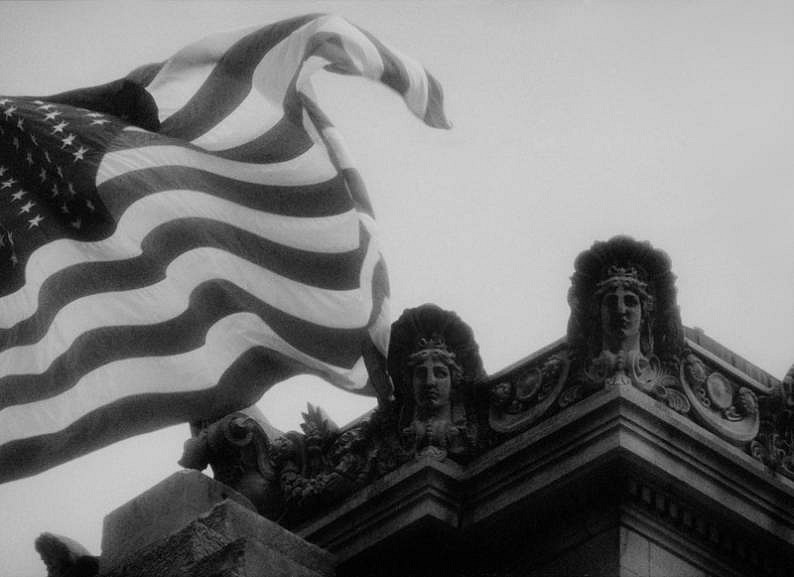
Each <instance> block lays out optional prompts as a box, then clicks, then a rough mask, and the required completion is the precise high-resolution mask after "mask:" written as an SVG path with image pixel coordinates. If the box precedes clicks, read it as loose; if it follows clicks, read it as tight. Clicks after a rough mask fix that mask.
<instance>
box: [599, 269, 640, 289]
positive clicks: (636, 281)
mask: <svg viewBox="0 0 794 577" xmlns="http://www.w3.org/2000/svg"><path fill="white" fill-rule="evenodd" d="M644 276H645V275H644V274H643V273H642V271H641V269H639V268H638V267H637V266H635V265H631V264H629V265H627V266H620V265H616V264H613V265H610V266H608V267H607V268H606V270H605V271H604V273H603V274H602V275H601V278H602V280H601V281H600V282H599V283H598V284H597V285H596V287H597V288H602V287H604V286H606V285H614V284H623V283H625V284H632V285H637V286H640V287H642V288H643V289H647V287H648V283H646V282H645V281H644V280H643V277H644Z"/></svg>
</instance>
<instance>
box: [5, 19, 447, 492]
mask: <svg viewBox="0 0 794 577" xmlns="http://www.w3.org/2000/svg"><path fill="white" fill-rule="evenodd" d="M321 69H325V70H330V71H333V72H339V73H344V74H355V75H361V76H365V77H368V78H371V79H374V80H378V81H381V82H383V83H385V84H386V85H388V86H390V87H392V88H393V89H395V90H397V91H398V92H399V93H400V94H402V96H403V97H404V99H405V100H406V103H407V104H408V106H409V108H410V109H411V110H412V111H413V112H414V113H415V114H417V115H418V116H419V117H420V118H422V119H423V120H424V121H425V122H426V123H427V124H429V125H431V126H437V127H446V126H447V122H446V120H445V118H444V114H443V110H442V107H441V92H440V88H439V85H438V83H437V82H436V81H435V80H434V79H433V78H432V77H431V76H430V75H429V74H428V73H427V72H426V71H425V70H424V69H423V68H422V67H421V66H420V65H418V64H417V63H416V62H414V61H413V60H411V59H409V58H406V57H404V56H401V55H399V54H397V53H396V52H394V51H393V50H391V49H389V48H387V47H386V46H385V45H383V44H382V43H380V42H378V41H377V40H376V39H375V38H373V37H372V36H371V35H370V34H368V33H366V32H364V31H362V30H360V29H359V28H356V27H355V26H353V25H351V24H350V23H348V22H347V21H345V20H343V19H340V18H338V17H333V16H306V17H301V18H295V19H292V20H288V21H284V22H279V23H276V24H272V25H269V26H265V27H263V28H257V29H249V30H243V31H238V32H232V33H225V34H221V35H216V36H212V37H209V38H205V39H204V40H201V41H199V42H197V43H195V44H193V45H191V46H188V47H187V48H185V49H183V50H182V51H180V52H178V53H177V54H176V55H175V56H174V57H172V58H171V59H169V60H167V61H165V62H164V63H161V64H157V65H151V66H145V67H142V68H140V69H138V70H136V71H134V72H133V73H131V74H130V75H129V76H128V77H127V78H126V79H123V80H122V81H117V82H115V83H111V84H109V85H105V86H103V87H97V88H93V89H85V90H77V91H73V92H69V93H64V94H61V95H56V96H54V97H49V98H47V97H43V98H28V97H0V482H4V481H8V480H12V479H16V478H20V477H24V476H28V475H32V474H36V473H38V472H40V471H42V470H45V469H47V468H49V467H52V466H54V465H57V464H59V463H62V462H64V461H66V460H69V459H72V458H75V457H77V456H79V455H81V454H84V453H87V452H89V451H92V450H94V449H97V448H99V447H102V446H105V445H108V444H110V443H112V442H115V441H118V440H120V439H123V438H126V437H129V436H132V435H136V434H140V433H143V432H147V431H151V430H154V429H157V428H160V427H164V426H167V425H171V424H174V423H178V422H185V421H195V420H199V419H207V418H214V417H219V416H221V415H223V414H226V413H228V412H231V411H233V410H238V409H241V408H244V407H246V406H249V405H251V404H252V403H254V402H255V401H256V400H257V399H258V398H259V397H260V396H261V394H262V393H263V392H264V391H265V390H266V389H267V387H268V386H270V385H271V384H273V383H275V382H277V381H280V380H283V379H285V378H287V377H290V376H292V375H294V374H298V373H310V374H315V375H319V376H321V377H323V378H325V379H326V380H328V381H330V382H331V383H333V384H335V385H338V386H340V387H343V388H345V389H348V390H352V391H358V392H368V390H369V386H370V385H369V384H368V379H367V377H368V371H367V369H366V364H365V360H367V359H375V360H376V361H377V358H378V357H379V356H382V355H384V354H385V352H386V351H387V350H388V331H389V322H390V319H389V315H388V281H387V276H386V269H385V266H384V263H383V260H382V258H381V254H380V250H379V248H378V243H377V237H376V234H375V223H374V220H373V215H372V209H371V206H370V203H369V200H368V198H367V195H366V192H365V191H364V189H363V187H362V185H361V180H360V178H359V177H358V174H357V173H356V171H355V169H354V168H353V167H352V165H351V163H350V161H349V159H348V157H347V154H346V153H345V151H344V147H343V144H342V141H341V139H340V138H339V135H338V134H337V133H336V131H335V129H334V127H333V126H332V125H331V123H330V122H329V121H328V119H327V118H325V117H324V116H323V114H322V113H321V112H320V110H319V108H318V107H317V106H316V104H315V98H314V94H313V90H312V86H311V74H312V73H313V72H315V71H317V70H321ZM147 129H149V130H147ZM155 130H156V131H155Z"/></svg>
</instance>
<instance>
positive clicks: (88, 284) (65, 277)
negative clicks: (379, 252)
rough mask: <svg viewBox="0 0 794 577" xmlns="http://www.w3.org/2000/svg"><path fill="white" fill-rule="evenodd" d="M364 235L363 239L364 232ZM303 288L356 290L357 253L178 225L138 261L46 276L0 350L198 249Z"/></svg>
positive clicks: (146, 281)
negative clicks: (62, 313) (34, 305)
mask: <svg viewBox="0 0 794 577" xmlns="http://www.w3.org/2000/svg"><path fill="white" fill-rule="evenodd" d="M363 234H368V233H367V232H366V230H364V232H363ZM229 246H234V247H235V254H236V255H237V256H239V257H241V258H244V259H246V260H248V261H249V262H251V263H253V264H255V265H257V266H260V267H263V268H267V269H269V270H271V271H272V272H273V273H275V274H277V275H279V276H282V277H284V278H287V279H290V280H293V281H296V282H299V283H301V284H303V285H309V286H314V287H318V288H323V289H328V290H337V291H339V290H342V291H344V290H354V289H356V288H358V286H359V280H360V279H359V275H358V274H357V272H356V271H358V270H360V265H361V260H362V255H363V254H364V252H365V251H366V239H364V240H363V241H362V247H361V248H360V249H356V250H354V251H348V252H344V253H332V254H321V253H316V252H312V251H301V250H296V249H292V248H289V247H285V246H282V245H278V244H276V243H273V242H270V241H268V240H266V239H263V238H261V237H259V236H256V235H252V234H250V233H247V232H245V231H241V230H239V229H237V228H235V227H231V226H229V225H227V224H224V223H217V222H206V221H203V220H202V219H182V220H177V221H172V222H169V223H168V224H166V225H163V226H161V227H158V228H157V229H155V230H154V231H153V232H152V233H151V234H150V235H148V236H147V237H146V239H145V240H144V242H143V243H142V248H143V252H142V254H141V255H140V256H138V257H135V258H131V259H125V260H114V261H107V262H99V263H87V264H86V265H83V266H73V267H70V268H67V269H65V270H63V271H61V272H60V273H57V274H53V275H52V276H50V277H49V278H48V279H47V280H46V281H45V282H44V284H43V285H42V288H41V291H40V293H39V302H38V309H37V310H36V311H35V313H34V314H33V315H31V316H30V317H28V318H26V319H24V320H22V321H21V322H20V323H18V324H17V325H15V326H14V327H12V328H11V329H0V350H5V349H10V348H12V347H15V346H21V345H28V344H31V343H33V342H36V341H38V340H39V339H40V338H41V337H42V336H43V334H44V333H45V332H46V330H47V329H48V328H49V326H50V324H51V323H52V321H53V319H54V317H55V314H56V313H57V312H58V311H59V310H60V309H61V308H63V307H64V306H66V305H68V304H69V303H70V302H71V301H76V300H77V299H80V298H84V297H87V296H89V295H91V294H98V293H105V292H120V291H126V290H131V289H133V288H136V287H140V286H147V285H151V284H154V283H156V282H158V281H160V280H162V279H163V278H164V277H165V271H166V269H167V267H168V266H169V264H170V263H171V261H172V260H176V259H177V257H178V256H179V255H180V254H182V253H185V252H188V251H190V250H193V249H195V248H198V247H207V248H216V249H221V250H222V249H224V248H225V247H229Z"/></svg>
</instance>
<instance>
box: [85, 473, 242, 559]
mask: <svg viewBox="0 0 794 577" xmlns="http://www.w3.org/2000/svg"><path fill="white" fill-rule="evenodd" d="M224 499H232V500H234V501H236V502H237V503H240V504H241V506H243V507H246V508H249V509H253V505H251V503H250V502H249V501H248V500H247V499H246V498H245V497H243V496H242V495H240V494H239V493H237V492H236V491H233V490H232V489H230V488H228V487H226V486H225V485H223V484H221V483H218V482H217V481H214V480H212V479H210V478H209V477H207V476H205V475H202V474H201V473H199V472H197V471H190V470H186V471H179V472H177V473H174V474H173V475H171V476H170V477H168V478H166V479H165V480H163V481H162V482H160V483H158V484H157V485H155V486H154V487H152V488H151V489H149V490H148V491H146V492H144V493H142V494H141V495H139V496H137V497H136V498H134V499H132V500H131V501H129V502H128V503H126V504H124V505H122V506H121V507H119V508H118V509H116V510H115V511H113V512H111V513H110V514H109V515H107V516H106V517H105V521H104V526H103V532H102V556H101V558H100V570H101V571H102V572H107V571H109V570H110V569H112V568H113V567H115V566H117V565H120V564H121V563H123V562H124V561H125V560H127V559H128V558H129V557H130V556H132V555H133V554H135V553H136V552H137V551H139V550H141V549H143V548H145V547H147V546H149V545H151V544H153V543H157V542H158V541H160V540H162V539H165V538H167V537H169V536H170V535H171V534H173V533H175V532H177V531H179V530H180V529H182V528H183V527H185V526H186V525H188V524H189V523H190V522H191V521H194V520H195V519H196V518H198V517H199V516H201V515H202V514H204V513H206V512H207V511H209V510H210V509H211V508H212V507H213V506H214V505H216V504H218V503H220V502H221V501H223V500H224Z"/></svg>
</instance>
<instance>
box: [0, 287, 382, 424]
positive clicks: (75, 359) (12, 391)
mask: <svg viewBox="0 0 794 577" xmlns="http://www.w3.org/2000/svg"><path fill="white" fill-rule="evenodd" d="M240 312H250V313H253V314H256V315H257V316H259V318H261V319H262V320H263V321H264V322H265V323H266V324H267V325H268V326H269V327H270V328H271V329H273V331H274V332H275V333H276V334H277V335H278V336H280V337H281V338H282V339H284V340H285V341H286V342H287V343H289V344H290V345H292V346H293V347H295V348H297V349H298V350H300V351H302V352H304V353H306V354H308V355H310V356H312V357H314V358H316V359H318V360H320V361H322V362H324V363H329V364H332V365H335V366H338V367H344V368H352V367H353V365H354V364H355V363H356V361H357V360H358V358H359V357H360V356H361V343H362V342H363V340H364V339H366V338H368V335H367V329H366V328H356V329H339V328H329V327H325V326H322V325H317V324H315V323H311V322H308V321H305V320H303V319H299V318H296V317H293V316H291V315H289V314H287V313H285V312H283V311H281V310H279V309H277V308H275V307H272V306H270V305H268V304H267V303H264V302H262V301H261V300H259V299H258V298H256V297H254V296H253V295H251V294H249V293H247V292H246V291H244V290H243V289H241V288H240V287H238V286H236V285H234V284H232V283H230V282H228V281H224V280H213V281H209V282H206V283H203V284H201V285H199V286H198V287H197V288H196V289H195V290H194V291H193V292H192V293H191V295H190V301H189V305H188V308H187V310H186V311H185V312H184V313H182V314H181V315H179V316H177V317H175V318H173V319H170V320H168V321H165V322H162V323H157V324H152V325H144V326H139V325H130V326H116V327H102V328H99V329H95V330H92V331H88V332H86V333H84V334H82V335H81V336H80V337H78V338H77V339H76V340H75V342H74V343H73V344H72V346H71V347H70V348H69V350H67V351H66V352H65V353H64V354H62V355H60V356H59V357H58V358H57V359H55V361H54V362H53V363H52V365H51V366H50V367H49V368H47V370H46V371H44V372H43V373H42V374H39V375H9V376H6V377H4V378H2V379H0V410H2V409H3V408H4V407H6V406H11V405H17V404H24V403H29V402H32V401H35V400H41V399H45V398H49V397H52V396H55V395H57V394H59V393H61V392H63V391H65V390H68V389H70V388H71V387H73V386H74V385H75V384H76V383H77V381H78V379H80V378H82V376H83V375H85V374H86V373H88V372H90V371H92V370H94V369H96V368H98V367H101V366H103V365H106V364H108V363H111V362H113V361H118V360H122V359H129V358H136V357H145V356H168V355H177V354H181V353H186V352H189V351H192V350H194V349H196V348H198V347H200V346H202V345H203V343H204V338H205V335H206V333H207V330H209V328H210V327H211V326H212V325H214V324H215V323H216V322H218V321H219V320H220V319H223V318H225V317H227V316H229V315H232V314H235V313H240Z"/></svg>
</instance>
